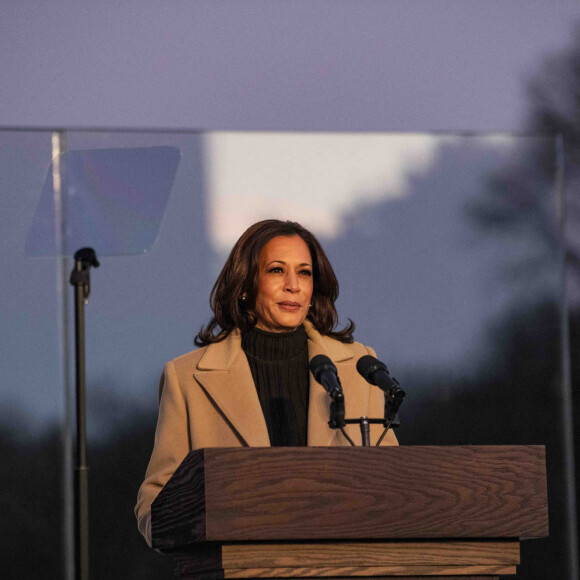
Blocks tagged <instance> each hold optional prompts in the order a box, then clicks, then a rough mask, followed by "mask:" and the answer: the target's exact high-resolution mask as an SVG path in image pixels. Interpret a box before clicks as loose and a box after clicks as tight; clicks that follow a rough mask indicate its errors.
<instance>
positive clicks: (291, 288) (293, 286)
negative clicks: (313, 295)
mask: <svg viewBox="0 0 580 580" xmlns="http://www.w3.org/2000/svg"><path fill="white" fill-rule="evenodd" d="M286 290H287V291H288V292H298V291H299V290H300V281H299V279H298V276H297V275H296V273H295V272H289V273H288V275H287V276H286Z"/></svg>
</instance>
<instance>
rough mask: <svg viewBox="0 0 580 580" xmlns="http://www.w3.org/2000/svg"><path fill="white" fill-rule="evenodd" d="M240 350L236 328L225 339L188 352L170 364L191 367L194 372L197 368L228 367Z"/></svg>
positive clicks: (238, 334) (177, 366)
mask: <svg viewBox="0 0 580 580" xmlns="http://www.w3.org/2000/svg"><path fill="white" fill-rule="evenodd" d="M240 351H241V338H240V333H239V331H238V330H234V331H232V332H231V333H230V334H228V336H226V338H225V339H224V340H221V341H219V342H214V343H211V344H208V345H207V346H202V347H201V348H197V349H195V350H192V351H190V352H186V353H185V354H182V355H181V356H178V357H177V358H174V359H173V360H171V361H169V363H168V364H172V365H175V367H176V368H178V369H186V370H189V369H191V371H192V372H193V371H194V370H196V369H199V370H204V369H215V368H222V367H225V368H227V367H228V366H229V363H230V362H231V360H233V358H235V356H237V354H238V353H239V352H240Z"/></svg>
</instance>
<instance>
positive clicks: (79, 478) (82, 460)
mask: <svg viewBox="0 0 580 580" xmlns="http://www.w3.org/2000/svg"><path fill="white" fill-rule="evenodd" d="M91 266H94V267H95V268H98V267H99V262H98V260H97V255H96V254H95V251H94V250H93V249H92V248H81V249H80V250H78V252H76V254H75V266H74V269H73V271H72V273H71V277H70V283H71V284H72V285H73V286H74V287H75V355H76V411H77V445H76V452H77V453H76V455H77V462H76V469H75V578H76V579H77V580H88V577H89V494H88V474H87V470H88V467H87V417H86V370H85V304H87V303H88V300H89V295H90V292H91V278H90V268H91Z"/></svg>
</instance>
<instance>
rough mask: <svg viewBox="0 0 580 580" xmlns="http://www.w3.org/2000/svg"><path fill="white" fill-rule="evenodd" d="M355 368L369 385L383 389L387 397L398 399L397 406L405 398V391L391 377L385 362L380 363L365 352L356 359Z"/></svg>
mask: <svg viewBox="0 0 580 580" xmlns="http://www.w3.org/2000/svg"><path fill="white" fill-rule="evenodd" d="M356 370H357V371H358V372H359V373H360V374H361V375H362V376H363V377H364V379H365V380H366V381H367V382H369V383H370V384H371V385H375V386H376V387H379V389H381V390H382V391H384V392H385V393H386V394H387V395H388V396H389V397H392V398H393V399H395V400H399V404H398V405H397V407H399V406H400V405H401V403H402V402H403V399H404V398H405V391H403V389H401V387H400V385H399V383H398V382H397V380H396V379H393V378H392V377H391V375H390V374H389V369H388V368H387V365H386V364H385V363H382V362H381V361H380V360H378V359H376V358H375V357H374V356H371V355H370V354H367V355H365V356H361V358H359V359H358V362H357V363H356Z"/></svg>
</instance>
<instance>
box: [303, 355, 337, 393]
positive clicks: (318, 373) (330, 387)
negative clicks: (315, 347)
mask: <svg viewBox="0 0 580 580" xmlns="http://www.w3.org/2000/svg"><path fill="white" fill-rule="evenodd" d="M310 371H311V372H312V374H313V375H314V378H315V379H316V381H317V382H319V383H320V384H321V385H322V386H323V387H324V389H325V391H326V392H327V393H328V394H329V395H330V396H331V397H332V398H333V399H334V400H336V398H337V397H338V398H339V399H341V398H342V397H343V393H342V385H341V384H340V379H339V378H338V372H337V370H336V367H335V366H334V365H333V364H332V361H331V360H330V359H329V358H328V357H327V356H325V355H323V354H317V355H316V356H315V357H313V358H312V360H311V361H310Z"/></svg>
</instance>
